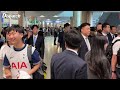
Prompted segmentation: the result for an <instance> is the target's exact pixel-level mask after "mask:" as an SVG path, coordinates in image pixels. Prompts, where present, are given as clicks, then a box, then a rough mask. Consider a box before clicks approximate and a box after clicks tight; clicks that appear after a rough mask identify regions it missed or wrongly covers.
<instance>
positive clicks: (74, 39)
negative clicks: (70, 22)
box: [65, 30, 81, 49]
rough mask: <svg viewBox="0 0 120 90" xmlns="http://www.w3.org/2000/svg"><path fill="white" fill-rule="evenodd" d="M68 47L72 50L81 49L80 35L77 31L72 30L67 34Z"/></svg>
mask: <svg viewBox="0 0 120 90" xmlns="http://www.w3.org/2000/svg"><path fill="white" fill-rule="evenodd" d="M65 42H66V45H67V46H68V47H69V48H71V49H77V48H79V47H80V43H81V39H80V34H79V33H78V32H77V31H76V30H70V31H68V32H66V33H65Z"/></svg>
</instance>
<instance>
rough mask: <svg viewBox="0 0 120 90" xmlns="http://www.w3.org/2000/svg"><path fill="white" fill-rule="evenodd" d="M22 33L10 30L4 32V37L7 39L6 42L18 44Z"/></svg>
mask: <svg viewBox="0 0 120 90" xmlns="http://www.w3.org/2000/svg"><path fill="white" fill-rule="evenodd" d="M22 37H23V34H22V33H19V32H16V31H10V32H9V33H7V34H6V38H7V39H8V42H10V43H11V44H12V45H16V44H18V43H19V42H20V41H21V40H22Z"/></svg>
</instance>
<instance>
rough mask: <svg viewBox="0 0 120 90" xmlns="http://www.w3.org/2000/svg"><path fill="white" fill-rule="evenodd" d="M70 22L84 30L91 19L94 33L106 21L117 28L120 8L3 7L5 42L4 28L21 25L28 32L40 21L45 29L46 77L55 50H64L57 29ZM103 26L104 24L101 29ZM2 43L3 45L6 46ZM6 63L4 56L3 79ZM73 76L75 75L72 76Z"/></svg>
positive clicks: (0, 75)
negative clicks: (48, 9) (67, 9)
mask: <svg viewBox="0 0 120 90" xmlns="http://www.w3.org/2000/svg"><path fill="white" fill-rule="evenodd" d="M66 23H67V24H69V25H70V28H71V29H74V30H76V31H78V32H79V30H80V26H81V25H82V24H83V23H89V24H90V25H88V24H87V25H88V26H90V30H91V31H90V32H91V36H92V35H93V33H94V32H96V28H97V25H98V24H101V25H102V24H104V23H108V24H109V25H110V26H114V27H116V28H117V27H118V26H119V25H120V11H115V12H114V11H0V31H1V33H0V34H1V38H0V40H1V41H2V40H3V42H4V43H5V42H6V37H5V36H4V35H3V32H2V31H3V30H5V29H6V28H7V27H11V26H14V25H19V26H21V27H22V28H23V29H24V30H25V33H27V31H28V32H32V29H33V28H31V27H32V26H34V25H37V26H38V30H39V31H41V32H42V35H43V37H44V51H43V53H44V56H43V58H42V60H43V62H44V64H45V66H46V67H47V69H46V71H45V73H44V77H45V79H51V58H52V56H53V55H54V54H57V53H61V52H63V51H62V48H61V47H58V41H59V40H58V39H59V31H57V32H56V33H57V35H56V36H55V34H56V33H55V29H57V30H59V29H60V28H62V29H63V30H64V28H65V24H66ZM108 24H107V25H108ZM82 27H84V26H82ZM103 28H104V27H103ZM103 28H102V27H101V29H103ZM109 28H110V27H109ZM115 34H116V33H115ZM40 35H41V34H40ZM93 36H94V35H93ZM1 41H0V42H1ZM2 45H3V44H2ZM2 45H1V46H0V47H2ZM118 46H119V47H120V43H119V45H118ZM42 48H43V47H42ZM0 53H1V52H0ZM0 59H1V58H0ZM4 63H5V61H4V60H1V61H0V78H1V79H2V78H3V77H4V75H3V73H4V70H3V64H4ZM5 65H6V64H5ZM23 66H24V65H23ZM12 67H15V66H12ZM21 67H22V66H21ZM110 67H111V66H110ZM61 68H62V67H61ZM58 71H59V70H58ZM58 71H54V72H56V74H55V75H57V72H58ZM98 71H99V70H98ZM103 71H104V70H103ZM115 71H116V70H115ZM112 72H114V70H112ZM112 72H111V73H112ZM66 75H67V74H66ZM111 75H112V76H113V78H114V77H115V76H114V75H113V73H112V74H111ZM58 76H59V75H58ZM80 76H82V75H80ZM98 76H99V75H98ZM103 76H104V75H103ZM56 77H57V76H56ZM78 77H79V76H78ZM78 77H77V78H78ZM61 78H62V79H71V78H65V77H64V76H61ZM95 78H96V77H95ZM100 78H102V77H100ZM105 78H107V77H105ZM55 79H56V78H55ZM58 79H59V78H58ZM72 79H75V78H73V77H72ZM83 79H84V78H83ZM93 79H94V78H93ZM102 79H104V78H102Z"/></svg>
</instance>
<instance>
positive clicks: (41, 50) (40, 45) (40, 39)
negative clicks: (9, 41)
mask: <svg viewBox="0 0 120 90" xmlns="http://www.w3.org/2000/svg"><path fill="white" fill-rule="evenodd" d="M26 43H27V44H29V45H32V46H33V35H32V36H31V37H30V38H29V39H27V40H26ZM35 48H36V50H37V51H38V52H39V54H40V56H41V58H42V59H44V48H45V45H44V37H43V36H40V35H38V37H37V40H36V43H35Z"/></svg>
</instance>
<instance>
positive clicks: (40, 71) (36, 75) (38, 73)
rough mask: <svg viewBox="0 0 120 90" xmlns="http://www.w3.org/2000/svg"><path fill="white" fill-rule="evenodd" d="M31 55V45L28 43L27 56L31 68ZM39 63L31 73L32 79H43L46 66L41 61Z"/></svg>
mask: <svg viewBox="0 0 120 90" xmlns="http://www.w3.org/2000/svg"><path fill="white" fill-rule="evenodd" d="M31 55H32V46H31V45H28V47H27V56H28V59H29V63H30V65H31V68H33V62H32V60H31ZM41 64H42V66H41V67H40V68H39V69H38V70H37V71H36V72H35V73H33V79H44V73H46V69H47V66H46V64H45V63H44V62H43V61H42V63H41Z"/></svg>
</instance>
